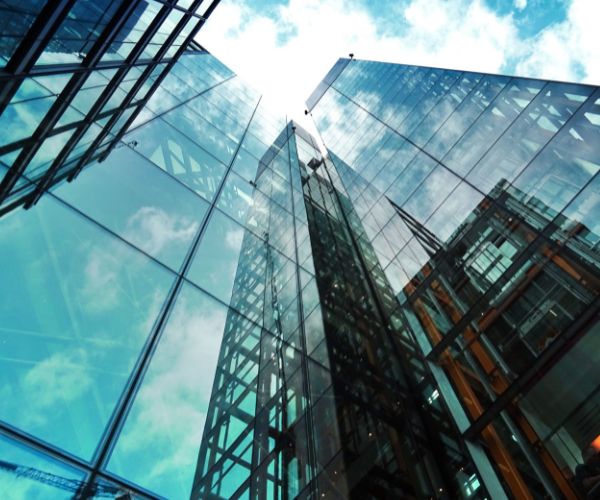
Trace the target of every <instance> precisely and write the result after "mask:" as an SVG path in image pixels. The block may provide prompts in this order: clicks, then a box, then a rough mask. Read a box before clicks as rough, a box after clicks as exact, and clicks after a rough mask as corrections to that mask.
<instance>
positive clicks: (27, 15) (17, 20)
mask: <svg viewBox="0 0 600 500" xmlns="http://www.w3.org/2000/svg"><path fill="white" fill-rule="evenodd" d="M43 7H44V2H40V1H37V0H4V1H3V2H2V3H1V4H0V19H2V24H1V25H0V67H4V66H5V65H6V63H7V62H8V61H9V59H10V58H11V57H12V55H13V54H14V52H15V51H16V50H17V47H18V46H19V44H20V43H21V41H22V40H23V38H24V37H25V35H26V34H27V32H28V31H29V28H30V27H31V25H32V24H33V22H34V21H35V18H36V17H37V15H38V14H39V12H40V11H41V10H42V8H43Z"/></svg>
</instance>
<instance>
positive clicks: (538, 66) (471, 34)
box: [198, 0, 600, 118]
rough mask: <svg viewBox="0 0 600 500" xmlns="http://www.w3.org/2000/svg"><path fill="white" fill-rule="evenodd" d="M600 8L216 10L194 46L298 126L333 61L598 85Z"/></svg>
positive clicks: (245, 6)
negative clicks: (208, 53) (363, 61)
mask: <svg viewBox="0 0 600 500" xmlns="http://www.w3.org/2000/svg"><path fill="white" fill-rule="evenodd" d="M598 20H600V0H371V1H367V0H279V1H277V0H263V1H257V0H254V1H251V0H222V1H221V3H220V5H219V6H218V7H217V9H216V10H215V11H214V12H213V14H212V16H211V18H210V19H209V20H208V21H207V23H206V25H205V27H204V28H203V30H202V31H201V32H200V34H199V36H198V40H199V42H200V43H202V44H203V45H204V46H205V47H206V48H207V49H208V50H210V51H211V52H212V53H213V54H215V56H217V57H218V58H219V59H221V60H222V61H223V62H225V63H226V64H227V65H228V66H229V67H230V68H231V69H232V70H234V71H235V72H236V73H238V74H239V75H240V76H241V77H242V78H244V79H245V80H246V81H247V82H249V83H250V84H252V85H253V86H254V87H256V88H257V89H258V90H259V91H261V92H262V93H263V94H264V95H265V97H266V99H267V100H268V102H269V103H270V104H271V106H273V107H274V108H275V109H278V110H281V111H283V112H286V113H287V114H288V115H290V116H292V117H295V118H300V117H301V116H302V115H303V110H304V101H305V99H306V98H307V97H308V95H309V94H310V93H311V91H312V90H313V89H314V88H315V86H316V85H317V83H318V82H319V81H320V80H321V78H322V77H323V76H324V75H325V73H326V72H327V70H328V69H329V68H330V67H331V66H332V65H333V63H334V62H335V61H336V60H337V59H338V57H346V56H347V55H348V53H350V52H353V53H354V54H355V56H356V57H357V58H360V59H374V60H381V61H390V62H398V63H408V64H422V65H430V66H439V67H448V68H457V69H465V70H475V71H485V72H491V73H507V74H516V75H522V76H530V77H540V78H551V79H557V80H566V81H580V82H587V83H593V84H600V28H599V27H598Z"/></svg>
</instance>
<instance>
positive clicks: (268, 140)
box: [0, 0, 600, 500]
mask: <svg viewBox="0 0 600 500" xmlns="http://www.w3.org/2000/svg"><path fill="white" fill-rule="evenodd" d="M216 3H217V2H208V1H207V0H204V2H202V1H195V2H191V1H181V0H180V1H178V2H168V1H161V2H158V1H150V0H147V1H144V0H142V1H139V2H123V3H120V2H110V3H108V2H107V4H106V5H104V4H103V3H102V2H94V3H92V2H87V1H83V0H81V1H79V2H75V1H71V2H69V1H64V2H63V1H57V2H48V3H47V4H43V2H42V3H38V2H30V3H22V2H20V3H18V4H17V3H16V2H15V3H12V2H9V3H8V4H6V3H5V4H4V5H3V6H2V7H1V8H2V9H5V12H3V18H5V19H7V22H6V23H4V24H3V28H2V29H3V30H5V31H3V32H2V38H0V41H1V47H2V48H1V49H0V50H1V51H2V54H1V55H2V57H3V59H2V61H3V63H2V64H4V66H5V69H4V70H2V72H0V79H1V80H0V81H1V82H2V85H3V87H2V92H3V93H2V94H0V99H4V100H3V101H0V103H3V106H4V107H3V108H0V109H2V110H3V113H2V114H1V115H0V123H2V124H3V126H2V135H1V137H2V146H1V148H0V153H1V156H0V172H1V173H2V179H3V180H2V184H1V185H0V195H1V198H0V297H1V299H0V346H1V349H0V395H1V396H2V405H0V493H1V496H2V497H3V498H27V499H31V498H73V497H75V498H106V497H108V498H157V497H158V498H163V497H164V498H172V499H179V498H188V497H191V498H198V499H230V498H232V499H237V498H239V499H249V498H252V499H254V498H257V499H292V498H301V499H315V500H316V499H322V498H325V499H326V498H329V499H334V498H335V499H338V498H353V499H371V498H372V499H376V498H377V499H379V498H381V499H388V498H464V499H483V498H490V499H496V498H499V499H501V498H536V499H537V498H578V497H584V495H585V493H584V492H583V490H582V484H581V474H579V476H578V477H575V469H576V466H577V464H578V463H582V462H583V457H582V456H581V453H582V451H585V450H586V448H587V447H588V446H589V445H592V444H593V443H594V441H595V440H596V439H597V436H598V435H599V434H600V423H598V419H597V418H596V415H597V405H598V404H599V403H600V401H599V399H598V398H599V397H598V392H599V391H598V389H599V387H600V385H599V384H600V382H598V381H600V373H598V372H600V363H599V361H600V359H598V358H599V356H600V355H599V354H598V353H599V352H600V349H599V347H600V346H598V342H599V341H598V339H597V337H598V331H597V330H598V304H599V299H598V289H599V288H600V273H599V270H598V267H599V264H598V263H599V260H598V250H599V248H598V241H599V240H600V236H598V235H599V234H600V227H598V226H599V221H600V213H599V212H600V196H599V195H600V192H599V191H600V187H599V182H600V181H599V180H598V176H597V172H598V170H599V169H600V137H599V127H600V90H598V89H597V88H595V87H591V86H583V85H575V84H566V83H555V82H545V81H539V80H529V79H521V78H510V77H504V76H494V75H483V74H475V73H468V72H460V71H449V70H439V69H432V68H420V67H412V66H403V65H395V64H384V63H374V62H368V61H357V60H347V59H342V60H340V61H338V63H336V65H335V66H334V67H333V68H332V70H331V71H330V72H329V74H328V75H327V76H326V77H325V79H324V80H323V82H322V83H321V84H320V85H319V86H318V88H317V89H316V90H315V92H314V93H313V95H312V96H311V97H310V98H309V101H308V107H309V109H310V112H311V114H312V116H313V118H314V119H315V122H316V124H317V128H318V129H319V131H320V133H321V139H322V141H321V140H316V139H315V138H314V137H311V136H310V135H309V134H308V133H307V132H306V131H305V130H303V129H302V127H301V126H300V125H298V124H297V123H295V122H293V121H290V120H288V119H287V118H286V117H285V116H281V115H278V114H277V113H274V112H272V111H270V110H268V109H266V107H265V106H264V104H263V101H262V99H261V96H260V95H259V94H258V93H257V92H256V91H254V90H253V89H251V88H250V87H249V86H247V85H246V84H244V83H243V82H242V81H240V79H239V78H238V77H237V76H236V75H235V74H234V73H233V72H231V71H230V70H229V69H228V68H226V67H225V66H224V65H223V64H221V63H220V62H219V61H218V60H217V59H215V58H214V57H213V56H212V55H210V54H209V53H208V52H206V51H205V50H204V49H203V48H202V47H200V46H198V45H196V44H194V43H193V42H192V41H191V38H192V37H193V34H194V33H195V32H196V31H197V29H199V28H200V26H201V25H202V23H203V21H204V19H205V18H206V17H207V16H208V15H209V14H210V12H212V9H213V8H214V7H215V5H216ZM42 13H43V15H44V16H45V17H44V18H40V17H36V16H37V15H42ZM17 14H18V15H17ZM98 16H99V17H98ZM128 16H131V17H128ZM42 19H43V20H44V22H42ZM169 19H171V21H168V20H169ZM36 23H37V25H36ZM165 23H166V24H165ZM161 27H163V28H161ZM42 28H44V29H46V30H47V31H44V32H43V33H44V34H43V36H41V35H40V36H37V35H36V36H30V35H29V34H28V33H30V32H31V30H38V31H39V30H42ZM33 33H35V31H34V32H33ZM40 33H42V32H41V31H40ZM16 54H20V55H16ZM26 54H30V55H29V56H28V58H25V59H22V58H23V57H24V55H26ZM20 61H23V64H25V63H26V66H19V64H21V62H20ZM109 70H110V71H112V73H110V72H109V73H107V71H109ZM92 80H93V82H95V83H94V84H93V85H92V83H91V82H92ZM59 81H60V83H61V85H63V84H64V85H63V87H53V85H54V83H53V82H59ZM86 82H87V83H86ZM88 83H89V85H88ZM142 89H144V90H142ZM63 134H65V135H63ZM61 137H63V138H64V139H60V138H61ZM84 138H85V139H84ZM323 142H324V144H325V146H323V144H322V143H323ZM325 150H327V152H325ZM69 181H72V182H69ZM597 445H598V447H599V448H600V443H597ZM579 470H581V469H579Z"/></svg>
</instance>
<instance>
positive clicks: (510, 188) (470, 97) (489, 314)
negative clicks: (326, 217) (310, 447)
mask: <svg viewBox="0 0 600 500" xmlns="http://www.w3.org/2000/svg"><path fill="white" fill-rule="evenodd" d="M309 106H310V108H311V111H312V115H313V117H314V118H315V120H316V124H317V127H318V129H319V131H320V132H321V134H322V137H323V140H324V142H325V145H326V147H327V148H328V149H329V151H330V153H331V154H330V156H331V160H332V163H333V164H334V166H335V168H336V169H337V171H338V174H339V177H340V185H341V186H343V187H344V189H345V190H346V192H347V193H348V198H349V200H350V203H351V206H352V207H353V211H355V212H356V214H357V217H358V218H359V220H360V221H361V222H362V224H363V227H364V228H365V231H366V234H365V240H367V241H369V242H370V243H371V244H372V245H373V249H374V251H375V254H376V255H377V258H378V261H379V263H380V265H381V266H382V267H383V269H384V273H385V276H386V277H387V279H388V280H389V282H390V283H391V284H392V287H393V293H394V295H395V296H396V297H397V299H398V307H397V315H398V317H399V318H401V319H402V322H403V325H404V328H406V331H407V332H408V333H409V335H410V336H411V337H412V339H413V341H414V342H416V343H417V345H418V346H419V348H418V350H419V351H420V352H419V355H420V356H421V357H423V358H424V359H425V361H426V363H427V365H428V368H429V372H430V373H431V374H432V376H433V377H434V379H435V380H436V385H435V389H434V390H433V392H432V393H431V395H430V396H429V398H427V401H428V402H429V403H430V402H431V400H433V399H436V400H438V399H439V400H440V401H441V403H442V405H443V406H444V407H445V411H446V413H447V414H449V415H451V416H452V420H453V422H454V426H455V427H456V428H457V429H458V431H459V432H460V434H461V435H462V437H461V440H462V441H463V442H464V443H465V444H466V445H467V447H468V448H469V450H470V452H471V459H472V460H473V462H474V464H475V465H476V468H477V469H478V471H479V474H478V476H477V482H482V483H483V484H484V485H485V486H486V487H487V489H488V492H489V494H490V495H491V496H492V497H493V498H501V496H504V495H508V496H510V497H516V498H540V497H543V496H544V495H550V496H552V497H554V498H560V497H567V498H575V497H576V495H578V494H581V477H575V476H576V474H575V472H576V468H577V464H581V463H582V462H583V457H582V452H583V453H584V454H585V453H586V452H585V450H586V449H587V448H588V447H589V446H590V445H592V444H593V443H595V444H594V445H593V446H596V447H597V448H600V445H599V444H598V442H597V437H598V435H599V434H600V426H599V424H598V421H597V419H595V418H594V417H593V416H592V415H593V414H594V411H595V410H594V408H595V407H596V406H597V405H598V402H599V401H598V399H597V398H598V396H597V394H598V389H599V388H600V386H599V385H598V382H596V380H600V377H599V373H598V370H599V367H600V363H599V361H600V359H599V358H598V356H597V352H599V350H598V335H597V333H598V328H599V323H598V319H599V318H598V310H599V309H598V307H599V305H600V299H599V298H598V294H599V292H600V281H599V275H598V266H599V257H600V255H599V253H598V251H599V249H598V240H599V233H600V226H599V225H598V221H599V220H600V177H599V176H598V172H599V170H600V90H599V89H598V88H596V87H593V86H586V85H576V84H567V83H559V82H549V81H542V80H532V79H524V78H511V77H506V76H497V75H484V74H477V73H469V72H461V71H453V70H442V69H435V68H422V67H414V66H403V65H396V64H385V63H376V62H369V61H356V60H347V59H341V60H340V61H338V63H337V64H336V65H335V66H334V67H333V68H332V70H331V71H330V73H329V74H328V75H327V76H326V78H325V79H324V81H323V82H322V83H321V84H320V85H319V87H318V88H317V90H316V91H315V93H314V94H313V95H312V96H311V98H310V99H309ZM592 380H594V382H592ZM491 469H493V472H492V470H491ZM456 472H457V473H459V472H460V469H458V470H457V471H456ZM462 480H463V479H458V477H457V482H460V481H462ZM468 489H472V488H471V486H469V484H467V483H466V482H465V491H466V490H468Z"/></svg>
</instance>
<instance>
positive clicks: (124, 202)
mask: <svg viewBox="0 0 600 500" xmlns="http://www.w3.org/2000/svg"><path fill="white" fill-rule="evenodd" d="M55 193H56V194H57V196H59V197H60V198H62V199H64V200H65V201H67V202H69V203H70V204H72V205H73V206H74V207H76V208H78V209H79V210H81V211H82V212H84V213H86V214H87V215H89V216H90V217H92V218H94V219H96V220H97V221H98V222H100V223H101V224H103V225H105V226H107V227H108V228H110V229H111V230H113V231H115V232H116V233H118V234H119V235H120V236H122V237H123V238H124V239H126V240H127V241H129V242H131V243H132V244H134V245H135V246H137V247H138V248H141V249H142V250H144V251H146V252H148V253H149V254H150V255H152V256H153V257H156V258H158V259H160V260H161V261H163V262H164V263H165V264H167V265H169V266H170V267H171V268H172V269H178V268H179V266H180V265H181V263H182V262H183V258H184V257H185V255H186V253H187V251H188V248H189V246H190V244H191V243H192V240H193V239H194V236H195V235H196V233H197V232H198V229H199V227H200V223H201V221H202V219H203V217H204V214H205V213H206V211H207V209H208V204H207V203H206V202H205V201H204V200H202V199H201V198H199V197H198V196H196V195H195V194H193V193H192V192H190V191H189V190H188V189H186V188H185V187H184V186H182V185H181V184H179V183H177V182H176V181H174V180H173V179H171V178H170V177H169V176H168V175H166V174H165V173H164V172H162V171H161V170H159V169H158V168H156V167H155V166H154V165H152V164H151V163H149V162H148V161H147V160H145V159H144V158H143V157H142V156H140V155H138V154H137V153H135V152H134V151H132V150H131V149H129V148H126V147H124V148H120V149H117V150H115V151H113V152H112V153H111V154H110V156H109V157H108V158H107V159H106V160H105V161H104V162H103V163H101V164H97V165H92V166H91V168H87V169H86V170H84V171H83V172H82V174H81V175H80V176H79V177H78V178H77V182H74V183H72V184H62V185H61V186H59V187H58V188H57V189H56V190H55Z"/></svg>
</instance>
